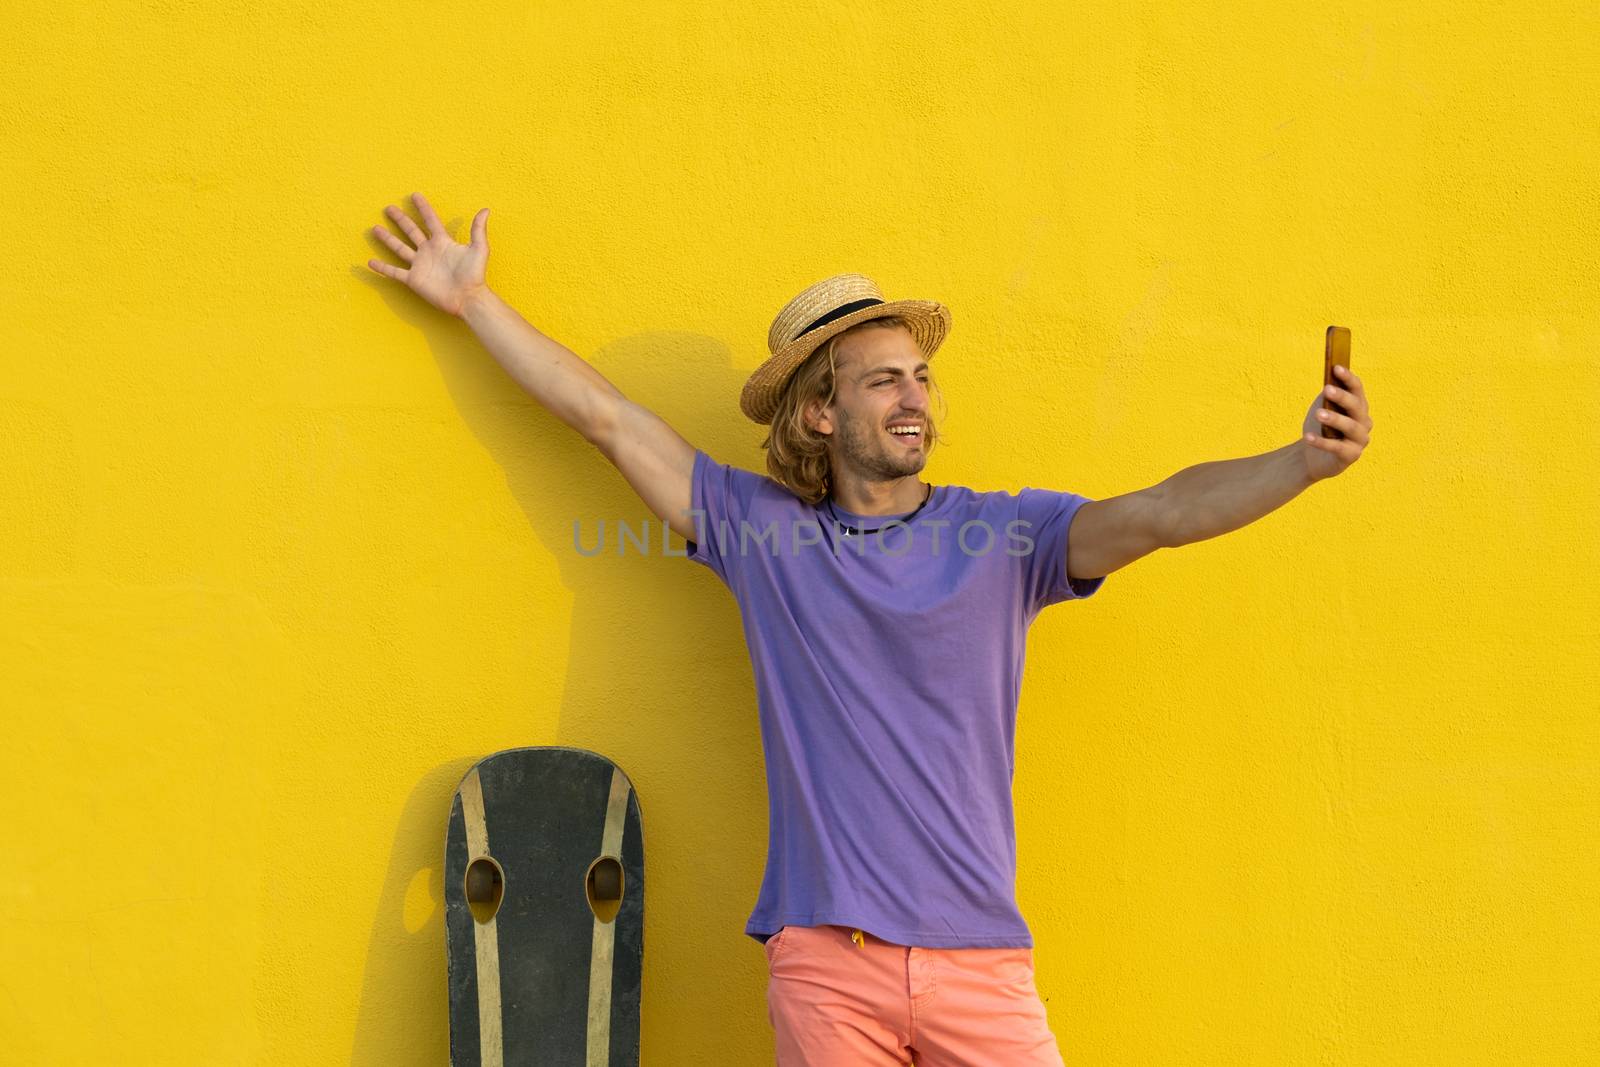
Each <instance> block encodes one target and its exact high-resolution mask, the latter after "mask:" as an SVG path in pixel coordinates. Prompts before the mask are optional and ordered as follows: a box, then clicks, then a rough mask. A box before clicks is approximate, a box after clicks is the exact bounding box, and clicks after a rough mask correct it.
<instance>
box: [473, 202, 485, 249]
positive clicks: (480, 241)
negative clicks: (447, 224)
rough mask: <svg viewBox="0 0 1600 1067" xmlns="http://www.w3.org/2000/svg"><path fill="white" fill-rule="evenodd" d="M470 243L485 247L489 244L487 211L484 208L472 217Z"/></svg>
mask: <svg viewBox="0 0 1600 1067" xmlns="http://www.w3.org/2000/svg"><path fill="white" fill-rule="evenodd" d="M472 243H473V244H475V245H487V244H488V243H489V209H488V208H484V209H483V210H482V211H480V212H478V213H477V214H476V215H474V216H472Z"/></svg>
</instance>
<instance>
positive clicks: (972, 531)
mask: <svg viewBox="0 0 1600 1067" xmlns="http://www.w3.org/2000/svg"><path fill="white" fill-rule="evenodd" d="M415 200H416V204H417V207H418V210H419V211H420V213H421V215H422V218H423V220H424V222H425V223H426V224H427V227H428V231H427V232H426V233H424V232H422V231H421V230H419V229H418V228H417V226H416V225H415V224H414V223H413V222H412V221H411V220H410V219H409V218H408V217H407V216H406V215H405V214H404V213H403V212H401V211H400V210H399V209H397V208H393V207H390V208H388V209H387V211H388V214H389V216H390V218H391V219H393V220H394V222H395V223H396V224H397V225H398V226H399V227H400V229H401V230H402V231H403V232H404V233H405V235H406V236H407V237H408V238H410V239H411V241H412V243H413V245H414V246H415V247H413V246H412V245H407V244H405V243H404V242H402V241H400V240H398V239H397V238H395V237H394V236H393V235H391V234H389V233H388V232H387V231H385V230H384V229H382V228H381V227H375V228H374V229H375V231H376V233H377V235H378V236H379V238H380V239H381V240H382V241H383V242H384V244H385V245H386V246H387V247H389V248H390V249H391V250H392V251H394V252H395V254H396V255H398V256H399V257H400V258H401V259H403V260H404V261H405V262H406V263H407V264H408V265H409V269H399V268H395V267H392V266H389V265H387V264H384V263H381V262H379V261H378V260H369V261H368V262H369V265H370V266H371V267H372V268H373V269H374V270H376V271H378V272H379V273H381V274H384V275H386V276H388V277H391V278H396V279H398V280H401V281H403V282H405V283H406V284H407V285H408V286H409V287H410V288H411V289H413V290H414V291H416V292H417V293H418V294H419V295H421V296H422V297H424V298H425V299H427V300H428V301H429V302H430V303H432V304H434V306H436V307H439V308H441V309H442V310H445V311H448V312H450V313H451V314H455V315H459V316H460V317H461V318H463V319H465V320H466V321H467V322H468V324H470V325H471V327H472V329H473V330H474V331H475V332H476V333H477V335H478V337H479V338H480V339H481V340H482V341H483V343H484V345H485V346H486V347H487V348H488V349H489V351H490V352H492V353H493V354H494V356H495V357H496V359H498V360H499V361H500V363H501V364H502V365H503V366H504V367H505V368H506V371H507V372H508V373H509V374H510V375H511V376H512V377H513V378H514V379H515V380H516V381H517V382H518V383H519V384H520V385H522V386H523V388H525V389H527V390H528V392H530V393H531V394H533V396H534V397H535V398H536V399H538V400H539V401H540V403H542V404H543V405H544V406H545V407H547V408H549V409H550V410H551V411H552V412H553V413H554V414H555V415H556V416H557V417H559V418H561V419H562V420H563V421H564V422H566V423H567V424H568V425H570V426H572V427H573V428H574V429H576V430H577V431H578V432H579V433H581V434H582V435H583V436H584V438H585V439H586V440H588V441H590V442H591V443H593V444H594V445H595V446H596V447H597V448H598V449H599V450H600V451H601V452H602V453H603V454H604V455H605V456H606V458H607V459H609V460H610V461H611V462H612V463H613V464H615V465H616V467H617V468H618V470H619V471H621V473H622V474H623V476H624V477H625V478H626V479H627V480H628V482H629V484H631V485H632V486H633V487H634V489H635V490H637V491H638V493H639V495H640V497H641V498H642V499H643V500H644V502H645V503H646V504H647V505H648V506H649V507H650V509H651V510H652V511H653V512H654V513H655V514H656V515H657V516H658V517H660V518H661V519H662V520H663V521H665V522H666V523H667V524H668V525H670V526H671V528H672V529H673V530H675V531H677V533H678V534H679V535H680V536H682V537H683V538H684V539H685V540H686V541H687V542H688V543H689V544H688V556H689V558H690V559H692V560H694V561H695V562H697V563H700V564H702V565H704V566H706V567H708V568H710V569H711V570H712V571H714V572H715V573H716V574H717V576H718V577H719V578H721V579H722V580H723V582H725V583H726V584H727V585H728V587H729V589H730V590H731V591H732V592H733V594H734V596H735V598H736V599H737V600H738V603H739V607H740V612H741V617H742V619H743V626H744V632H745V638H746V641H747V643H748V645H749V649H750V655H751V662H752V664H753V666H754V674H755V681H756V688H757V697H758V705H759V712H760V720H761V734H762V744H763V748H764V751H765V756H766V768H767V785H768V792H769V799H770V808H769V814H770V820H769V821H770V838H769V841H768V853H767V866H766V873H765V877H764V879H763V882H762V886H761V892H760V895H759V898H758V900H757V903H756V907H755V910H754V912H753V913H752V915H751V916H750V920H749V922H748V924H747V925H746V928H745V932H746V933H747V934H749V935H750V936H752V937H754V938H756V939H757V940H759V941H761V942H762V943H763V944H764V946H765V952H766V955H767V959H768V964H769V976H770V980H769V983H768V993H767V1000H768V1008H769V1018H770V1020H771V1022H772V1025H773V1027H774V1030H775V1032H776V1039H777V1049H778V1062H779V1064H780V1065H784V1067H791V1065H792V1067H802V1065H820V1064H827V1065H832V1064H843V1063H849V1064H862V1065H871V1064H885V1065H887V1064H904V1063H911V1062H916V1063H920V1064H927V1065H930V1067H935V1065H956V1064H991V1063H993V1064H999V1063H1003V1064H1007V1065H1015V1067H1029V1065H1034V1064H1055V1065H1059V1064H1061V1063H1062V1060H1061V1056H1060V1053H1059V1051H1058V1050H1057V1047H1056V1042H1055V1039H1054V1037H1053V1036H1052V1034H1051V1032H1050V1029H1049V1026H1048V1022H1047V1018H1046V1014H1045V1008H1044V1004H1043V1002H1042V1001H1041V1000H1040V997H1039V994H1038V992H1037V990H1036V989H1035V987H1034V981H1033V951H1032V945H1033V940H1032V936H1031V934H1030V932H1029V930H1028V927H1027V924H1026V923H1025V922H1024V921H1023V919H1022V916H1021V915H1020V913H1019V912H1018V909H1017V905H1016V900H1015V877H1016V845H1015V834H1014V829H1013V822H1012V808H1011V781H1012V771H1013V767H1014V760H1013V750H1012V742H1013V737H1014V727H1015V721H1016V709H1017V698H1018V694H1019V690H1020V686H1021V675H1022V665H1023V650H1024V644H1025V640H1024V638H1025V634H1026V631H1027V628H1028V626H1029V625H1030V624H1031V623H1032V621H1033V619H1034V618H1035V617H1036V616H1037V615H1038V613H1039V612H1040V611H1041V610H1043V609H1044V608H1045V607H1047V606H1049V605H1052V604H1055V603H1059V602H1061V601H1064V600H1072V599H1083V598H1085V597H1089V596H1092V595H1093V594H1094V593H1095V592H1096V591H1097V590H1098V589H1099V588H1100V586H1101V585H1102V584H1103V583H1104V582H1105V578H1106V576H1107V575H1109V574H1110V573H1111V572H1112V571H1115V570H1117V569H1118V568H1121V567H1125V566H1127V565H1128V564H1129V563H1131V562H1133V561H1134V560H1136V559H1138V558H1140V557H1141V556H1145V555H1148V554H1149V553H1151V552H1154V551H1155V550H1156V549H1159V548H1172V547H1177V546H1179V545H1184V544H1189V543H1191V542H1194V541H1199V540H1203V539H1206V538H1209V537H1214V536H1216V535H1218V534H1221V533H1225V532H1227V531H1229V530H1233V529H1237V528H1238V527H1241V526H1243V525H1245V524H1247V523H1249V522H1253V521H1254V520H1256V519H1258V518H1260V517H1261V516H1262V515H1265V514H1266V513H1267V512H1269V511H1271V510H1273V509H1274V508H1277V507H1279V506H1280V505H1282V504H1284V503H1286V502H1287V501H1288V500H1289V499H1291V498H1292V497H1294V496H1295V495H1296V494H1298V493H1299V492H1300V491H1301V490H1303V489H1304V488H1306V487H1307V486H1308V485H1310V484H1311V483H1313V482H1315V481H1317V480H1319V479H1321V478H1326V477H1330V476H1332V475H1335V474H1338V473H1339V472H1341V471H1342V470H1344V469H1345V468H1346V467H1348V466H1349V465H1350V464H1351V463H1353V462H1354V461H1355V460H1356V459H1357V458H1358V457H1359V456H1360V455H1361V452H1362V450H1363V449H1364V448H1365V446H1366V443H1367V441H1368V440H1369V439H1370V436H1371V430H1372V419H1371V415H1370V413H1369V411H1368V407H1367V402H1366V397H1365V393H1364V391H1363V389H1362V386H1361V383H1360V381H1359V380H1358V379H1356V378H1355V377H1354V376H1353V375H1350V374H1349V373H1348V372H1347V371H1346V372H1344V373H1343V378H1344V380H1345V382H1346V384H1347V387H1348V389H1338V388H1333V389H1330V391H1329V392H1328V394H1327V395H1328V397H1329V399H1330V400H1332V401H1334V402H1337V403H1339V404H1340V405H1342V406H1343V407H1344V408H1345V410H1346V411H1348V412H1349V415H1336V414H1335V415H1331V417H1330V415H1329V413H1326V412H1323V411H1322V410H1321V404H1320V400H1321V398H1320V396H1319V398H1318V400H1317V401H1314V402H1313V403H1312V408H1311V410H1310V411H1308V412H1307V415H1306V419H1305V423H1304V426H1303V432H1302V436H1301V438H1300V439H1299V440H1298V441H1295V442H1293V443H1291V444H1289V445H1286V446H1284V447H1282V448H1279V449H1276V450H1275V451H1272V452H1269V453H1266V454H1264V455H1261V456H1254V457H1250V458H1246V459H1236V460H1229V461H1225V462H1220V463H1204V464H1201V465H1199V466H1196V467H1190V468H1188V469H1186V470H1183V471H1180V472H1179V473H1177V474H1175V475H1173V476H1172V477H1170V478H1168V479H1166V480H1165V481H1163V482H1161V483H1160V484H1159V485H1155V486H1152V487H1150V488H1148V489H1144V490H1140V491H1138V492H1134V493H1128V494H1124V495H1122V496H1116V497H1111V498H1108V499H1105V500H1089V499H1087V498H1085V497H1083V496H1080V495H1077V494H1074V493H1068V492H1058V491H1052V490H1045V489H1023V490H1022V491H1021V492H1020V493H1017V494H1011V493H1003V492H977V491H974V490H972V489H967V488H963V487H960V486H950V485H930V484H928V483H926V482H923V481H922V480H921V478H920V477H919V475H920V473H921V471H922V470H923V468H924V466H925V465H926V463H927V457H928V452H929V450H930V449H931V447H932V446H933V443H934V441H935V440H936V439H937V427H936V426H935V423H934V419H933V416H932V413H931V411H930V409H929V400H930V395H931V393H930V389H931V387H932V380H931V376H930V367H929V361H930V360H931V359H932V357H933V355H934V353H935V352H936V351H937V349H938V348H939V346H940V345H941V344H942V343H943V341H944V338H945V335H946V333H947V332H948V330H949V328H950V313H949V311H948V310H947V309H946V308H944V307H943V306H942V305H940V304H937V303H934V302H931V301H925V300H895V301H889V300H885V299H884V297H883V295H882V293H881V292H879V291H878V289H877V286H876V285H874V284H873V283H872V281H871V280H870V279H868V278H865V277H863V276H861V275H855V274H846V275H839V276H837V277H834V278H829V279H827V280H825V281H822V282H819V283H817V284H816V285H813V286H811V287H810V288H808V289H806V290H805V291H804V292H803V293H801V294H800V295H799V296H797V297H795V298H794V299H793V300H791V301H790V302H789V304H788V305H787V306H786V307H785V308H784V309H783V310H782V311H781V312H779V313H778V316H777V318H776V319H775V320H774V321H773V324H772V329H771V331H770V333H769V336H768V348H769V358H768V359H767V360H766V361H765V362H764V363H763V364H762V365H761V366H760V368H758V369H757V370H756V372H755V373H754V374H753V375H751V377H750V379H749V381H748V382H747V383H746V385H745V387H744V390H743V393H742V394H741V396H740V407H741V409H742V410H743V412H744V413H745V415H747V416H748V417H750V418H751V419H753V420H754V421H756V422H757V423H760V424H762V425H768V426H770V432H769V434H768V437H767V440H766V441H765V447H766V449H767V468H768V476H763V475H759V474H756V473H754V472H752V471H747V470H741V469H739V468H737V467H730V466H726V465H724V464H721V463H718V462H717V461H716V460H714V459H712V458H711V457H710V456H708V455H707V454H705V453H704V452H701V451H699V450H697V449H695V448H694V447H693V446H692V445H690V444H689V443H688V442H687V441H685V440H684V439H683V438H682V437H680V436H679V435H678V434H677V433H676V432H674V431H673V430H672V428H671V427H669V426H668V425H667V424H666V423H664V422H663V421H662V420H661V419H659V418H658V417H656V416H655V415H654V414H652V413H651V412H650V411H648V410H647V409H645V408H643V407H641V406H639V405H638V404H636V403H634V402H633V401H631V400H628V399H627V398H626V397H624V396H623V395H622V394H621V393H620V392H619V391H618V390H617V389H616V388H615V387H614V386H612V385H611V383H610V382H608V381H607V380H606V379H605V378H604V377H602V376H601V375H600V374H599V373H598V372H597V371H595V370H594V369H593V368H592V367H590V366H589V365H588V364H587V363H585V362H584V361H583V360H582V359H580V358H579V357H578V356H577V355H575V354H574V353H572V352H571V351H569V350H568V349H566V348H564V347H563V346H561V345H560V344H558V343H556V342H555V341H553V340H551V339H550V338H548V337H546V336H544V335H543V334H541V333H540V332H539V331H537V330H535V329H534V328H533V327H532V326H530V325H529V324H528V323H527V322H526V321H524V320H523V319H522V317H521V316H520V315H518V314H517V313H516V312H515V311H514V310H512V309H511V308H510V307H509V306H507V305H506V304H505V303H504V302H503V301H501V300H500V299H499V297H497V296H496V295H495V294H494V293H493V291H492V290H490V289H489V287H488V286H487V285H486V284H485V280H484V278H485V266H486V263H487V259H488V232H487V215H488V212H487V210H484V211H480V212H479V213H478V215H477V216H475V217H474V219H473V222H472V235H471V241H470V243H469V244H467V245H461V244H458V243H456V242H455V241H453V240H451V239H450V237H449V236H448V235H447V234H445V232H444V229H443V227H442V225H441V224H440V222H439V219H438V217H437V216H436V215H435V214H434V212H433V210H432V208H431V207H429V205H428V203H427V201H426V200H424V199H423V198H422V196H421V195H420V194H417V195H416V196H415ZM1196 409H1197V411H1202V410H1203V407H1202V405H1198V404H1197V405H1196ZM1322 425H1331V426H1333V427H1335V428H1337V429H1339V430H1341V431H1343V433H1344V435H1345V436H1344V439H1342V440H1335V439H1324V438H1323V437H1322V436H1321V434H1320V427H1321V426H1322ZM913 1057H915V1059H914V1060H913Z"/></svg>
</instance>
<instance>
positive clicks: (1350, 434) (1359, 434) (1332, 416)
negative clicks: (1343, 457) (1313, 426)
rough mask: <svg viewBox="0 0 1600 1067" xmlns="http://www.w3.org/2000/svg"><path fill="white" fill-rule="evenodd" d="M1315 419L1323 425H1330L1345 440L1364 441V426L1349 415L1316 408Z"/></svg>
mask: <svg viewBox="0 0 1600 1067" xmlns="http://www.w3.org/2000/svg"><path fill="white" fill-rule="evenodd" d="M1317 421H1318V422H1320V423H1322V425H1324V426H1332V427H1333V428H1334V429H1335V430H1338V431H1339V432H1341V433H1343V434H1344V436H1345V438H1346V439H1347V440H1354V441H1360V442H1361V443H1362V444H1365V443H1366V440H1367V428H1366V426H1364V425H1363V424H1361V423H1359V422H1357V421H1356V420H1355V419H1352V418H1351V417H1350V416H1349V415H1341V414H1339V413H1338V412H1337V411H1329V410H1328V409H1327V408H1318V409H1317Z"/></svg>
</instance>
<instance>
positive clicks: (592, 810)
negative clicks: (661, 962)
mask: <svg viewBox="0 0 1600 1067" xmlns="http://www.w3.org/2000/svg"><path fill="white" fill-rule="evenodd" d="M642 829H643V828H642V826H641V824H640V820H639V801H638V798H637V797H636V796H635V795H634V791H633V783H632V782H630V781H629V780H628V776H627V775H626V774H623V773H622V769H621V768H620V767H618V766H617V765H616V764H614V763H612V762H611V761H610V760H608V759H606V758H605V757H604V756H601V755H599V754H597V753H594V752H588V751H586V750H584V749H581V748H561V747H540V748H514V749H510V750H508V751H505V752H496V753H495V754H494V755H492V756H488V757H486V758H484V759H482V760H480V761H479V762H478V763H477V764H476V765H474V766H473V768H472V769H471V770H469V771H468V772H467V774H466V777H465V778H463V779H462V780H461V785H460V786H459V787H458V788H457V789H456V795H455V799H454V801H453V802H452V803H451V806H450V829H449V833H448V835H447V837H446V841H445V851H444V888H445V908H444V913H445V947H446V950H447V954H448V956H449V972H450V1063H451V1067H480V1065H481V1067H502V1065H518V1067H520V1065H529V1067H535V1065H536V1067H637V1064H638V1062H639V992H640V977H641V975H642V973H643V970H644V839H643V836H642Z"/></svg>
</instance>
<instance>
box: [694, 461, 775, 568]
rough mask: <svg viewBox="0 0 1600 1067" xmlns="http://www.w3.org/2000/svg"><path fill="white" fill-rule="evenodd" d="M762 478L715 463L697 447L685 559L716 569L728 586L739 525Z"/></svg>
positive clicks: (749, 510) (736, 555)
mask: <svg viewBox="0 0 1600 1067" xmlns="http://www.w3.org/2000/svg"><path fill="white" fill-rule="evenodd" d="M764 481H765V479H764V478H762V476H761V475H759V474H757V473H756V472H754V471H747V470H744V469H742V468H740V467H730V466H728V465H726V464H723V463H718V462H717V461H716V460H714V459H712V458H711V457H710V456H709V455H707V454H706V453H705V452H703V451H701V450H699V449H696V450H695V454H694V475H693V484H692V488H691V491H690V500H691V503H690V505H689V507H690V509H691V510H690V512H689V521H690V523H691V524H693V526H694V531H695V536H694V539H693V540H690V541H688V543H687V545H686V546H685V548H686V550H687V552H688V558H689V559H691V560H693V561H694V562H696V563H698V564H700V565H701V566H703V567H709V568H711V570H713V571H715V572H716V575H717V577H719V578H721V579H722V580H723V582H725V583H726V584H727V585H729V586H730V587H731V586H732V585H733V578H734V574H735V571H736V569H737V568H736V564H737V563H738V559H739V524H740V522H741V521H743V520H744V519H746V518H747V517H748V516H749V515H750V512H751V506H752V503H753V502H754V500H755V496H756V494H757V493H758V492H759V491H760V489H761V485H762V483H763V482H764Z"/></svg>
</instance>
